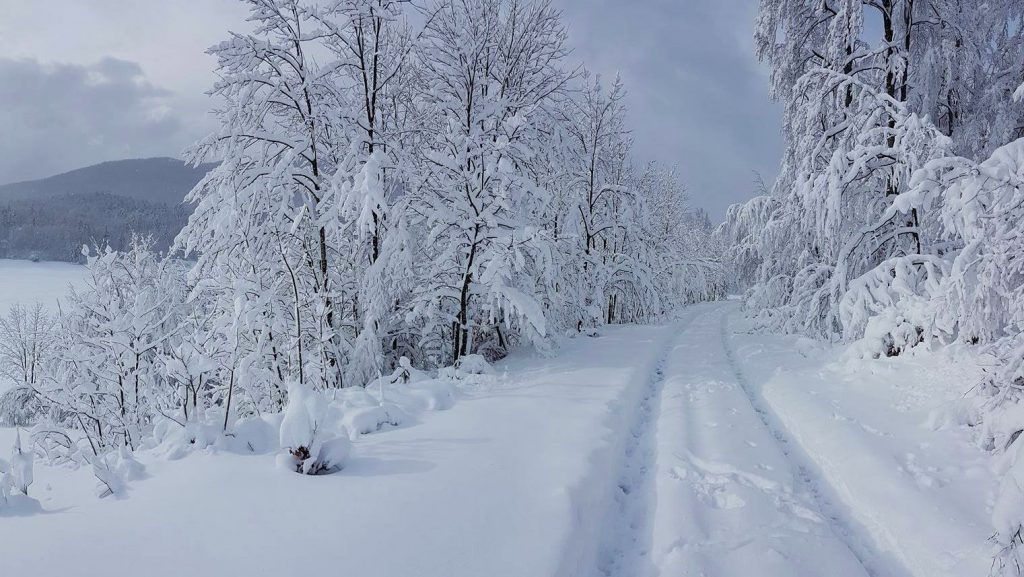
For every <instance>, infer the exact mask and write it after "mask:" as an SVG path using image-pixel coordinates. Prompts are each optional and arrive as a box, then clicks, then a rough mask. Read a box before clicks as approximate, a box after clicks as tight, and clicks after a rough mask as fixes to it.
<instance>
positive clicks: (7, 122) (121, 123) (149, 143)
mask: <svg viewBox="0 0 1024 577" xmlns="http://www.w3.org/2000/svg"><path fill="white" fill-rule="evenodd" d="M171 98H172V93H171V92H169V91H167V90H164V89H162V88H159V87H157V86H154V85H153V84H152V83H151V82H150V81H149V80H148V79H147V78H146V75H145V74H144V72H143V70H142V67H141V66H139V64H138V63H135V62H130V61H127V60H119V59H116V58H103V59H101V60H99V61H98V62H95V63H93V64H87V65H80V64H67V63H44V62H40V61H38V60H35V59H17V60H14V59H0V131H2V137H0V183H5V182H14V181H18V180H27V179H32V178H39V177H44V176H49V175H52V174H54V173H56V172H60V171H64V170H68V169H71V168H75V167H80V166H86V165H89V164H94V163H97V162H102V161H105V160H111V159H116V158H132V157H145V156H164V155H171V156H176V155H177V154H178V153H179V152H180V151H181V149H182V148H183V146H184V145H185V144H187V143H188V142H189V141H190V140H191V138H193V137H194V135H185V134H183V132H184V131H183V130H182V122H181V120H180V119H179V117H178V115H177V114H176V113H175V112H174V108H173V106H172V105H171Z"/></svg>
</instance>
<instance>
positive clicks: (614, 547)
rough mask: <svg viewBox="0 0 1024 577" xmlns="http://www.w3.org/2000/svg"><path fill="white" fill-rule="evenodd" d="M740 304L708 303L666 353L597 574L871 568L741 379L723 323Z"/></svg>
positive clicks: (630, 447)
mask: <svg viewBox="0 0 1024 577" xmlns="http://www.w3.org/2000/svg"><path fill="white" fill-rule="evenodd" d="M731 309H732V307H731V306H730V305H728V304H723V305H712V306H708V307H705V308H702V309H699V310H700V312H699V313H698V314H697V315H696V318H694V319H692V320H691V321H689V322H684V324H683V326H682V327H681V328H680V329H677V330H676V331H675V333H674V335H675V336H674V337H673V338H672V340H671V341H670V344H669V346H668V347H667V348H666V349H665V352H664V353H663V358H662V360H661V362H660V363H659V364H658V370H657V371H656V373H655V375H654V377H653V378H652V381H651V383H650V384H649V385H648V387H647V394H646V395H645V397H644V399H643V400H642V402H641V404H640V406H639V408H638V412H637V416H636V418H635V419H634V423H633V425H632V428H631V433H630V442H629V443H628V444H627V446H626V453H625V458H624V466H623V468H622V473H621V475H620V476H619V479H618V481H617V483H618V488H619V494H618V495H617V496H616V503H615V506H613V507H612V512H611V522H612V523H613V527H612V528H611V529H609V530H608V531H607V532H608V534H610V535H613V536H615V537H613V538H612V539H611V540H610V541H609V544H607V545H606V546H605V547H604V549H603V552H602V556H601V557H600V558H599V560H598V567H599V569H600V573H601V574H603V575H609V576H612V577H625V576H633V577H643V576H654V575H665V576H670V575H702V576H705V577H739V576H745V575H750V574H751V573H750V571H751V568H754V567H756V568H757V575H759V576H764V577H771V576H779V577H783V576H788V577H794V576H808V577H810V576H820V575H822V574H823V573H822V571H824V570H826V568H827V572H828V574H829V575H831V576H835V577H855V576H866V575H870V574H871V573H870V572H869V571H867V570H866V569H865V568H864V567H863V565H862V564H861V562H860V561H859V560H858V558H857V556H856V555H855V554H854V553H853V552H852V551H851V549H850V548H849V547H848V546H847V545H846V543H845V542H844V541H843V539H842V538H841V533H839V532H837V531H834V530H833V527H832V524H831V522H830V519H829V517H828V516H827V515H825V514H823V513H822V511H820V510H819V507H818V504H817V502H816V500H815V496H814V493H813V491H812V490H811V488H810V487H809V486H808V484H806V483H803V482H802V481H801V479H800V476H799V472H800V469H799V467H798V466H797V465H795V464H794V463H793V462H791V460H790V458H789V456H788V455H787V453H786V451H785V450H784V449H783V448H782V447H781V446H780V440H779V439H777V438H776V436H775V435H774V434H773V433H772V431H771V430H769V428H768V427H767V426H766V425H765V423H764V422H763V421H762V419H761V418H760V416H759V415H758V412H757V411H756V410H755V408H754V406H753V405H752V404H751V401H750V399H749V398H748V396H747V394H746V392H745V390H744V388H743V387H742V386H741V383H740V381H739V378H738V371H737V369H736V368H735V365H734V363H733V361H732V358H731V355H730V353H729V351H728V349H727V345H726V341H725V339H724V334H723V329H722V326H723V325H722V323H723V321H724V319H725V316H726V315H727V314H728V313H729V312H730V311H731ZM614 523H618V526H617V528H616V527H615V526H614ZM616 537H617V539H618V541H617V542H616V541H615V538H616Z"/></svg>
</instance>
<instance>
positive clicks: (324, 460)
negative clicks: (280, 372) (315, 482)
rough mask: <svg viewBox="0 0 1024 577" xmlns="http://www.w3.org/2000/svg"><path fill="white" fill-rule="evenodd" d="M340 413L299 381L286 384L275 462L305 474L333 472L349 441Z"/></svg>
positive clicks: (342, 462) (340, 463)
mask: <svg viewBox="0 0 1024 577" xmlns="http://www.w3.org/2000/svg"><path fill="white" fill-rule="evenodd" d="M340 417H341V415H340V414H339V412H338V411H337V409H336V408H335V407H334V406H333V405H332V404H331V403H330V401H329V399H328V398H327V397H326V396H325V395H324V394H322V393H319V392H317V391H313V390H311V389H309V387H307V386H305V385H302V384H300V383H292V384H291V385H289V387H288V407H287V408H286V409H285V412H284V418H283V419H282V420H281V448H282V449H283V450H284V451H285V453H284V454H281V455H280V456H279V458H278V463H279V464H280V465H281V466H283V467H284V468H286V469H289V470H292V471H295V472H298V473H303V474H306V475H320V474H324V473H333V472H335V471H337V470H339V469H341V467H343V466H344V465H345V461H346V460H347V459H348V455H349V452H350V451H351V445H352V443H351V442H350V441H349V438H348V433H347V432H346V431H345V429H344V427H343V426H342V425H341V423H340Z"/></svg>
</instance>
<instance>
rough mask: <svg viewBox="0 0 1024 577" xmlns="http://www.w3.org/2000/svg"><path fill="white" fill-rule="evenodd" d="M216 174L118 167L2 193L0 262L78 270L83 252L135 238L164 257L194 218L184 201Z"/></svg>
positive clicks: (178, 167)
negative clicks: (62, 264)
mask: <svg viewBox="0 0 1024 577" xmlns="http://www.w3.org/2000/svg"><path fill="white" fill-rule="evenodd" d="M215 166H216V164H204V165H201V166H199V167H196V168H193V167H191V166H188V165H186V164H185V163H184V162H182V161H180V160H175V159H173V158H145V159H137V160H118V161H114V162H104V163H102V164H97V165H95V166H88V167H86V168H80V169H78V170H72V171H71V172H65V173H63V174H58V175H57V176H51V177H49V178H44V179H41V180H32V181H26V182H16V183H13V184H6V185H3V186H0V258H31V259H39V260H59V261H68V262H78V261H81V259H82V255H81V249H82V245H89V246H90V247H92V246H99V247H103V246H110V247H111V248H113V249H115V250H122V249H125V248H127V245H128V242H129V240H130V239H131V236H132V234H134V233H137V234H141V235H148V236H150V237H151V238H152V239H153V248H154V249H156V250H158V251H166V250H167V249H168V247H169V246H170V244H171V242H172V241H173V240H174V237H175V236H176V235H177V233H178V231H180V230H181V227H182V226H184V224H185V223H186V222H187V221H188V217H189V214H191V212H192V207H191V206H187V205H183V204H182V200H183V199H184V198H185V195H186V194H187V193H188V191H190V190H191V189H192V188H193V187H194V186H195V185H196V183H198V182H199V181H200V180H201V179H202V178H203V176H205V175H206V173H207V172H209V170H210V169H212V168H213V167H215Z"/></svg>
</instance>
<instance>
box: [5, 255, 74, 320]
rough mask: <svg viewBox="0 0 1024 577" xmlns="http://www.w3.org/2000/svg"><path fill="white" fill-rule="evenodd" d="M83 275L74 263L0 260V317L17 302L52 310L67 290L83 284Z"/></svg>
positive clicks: (65, 294) (62, 298)
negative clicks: (35, 304)
mask: <svg viewBox="0 0 1024 577" xmlns="http://www.w3.org/2000/svg"><path fill="white" fill-rule="evenodd" d="M85 274H86V270H85V267H84V266H82V265H78V264H70V263H66V262H30V261H27V260H6V259H0V314H6V313H7V310H8V309H9V308H10V307H11V305H13V304H14V303H18V302H20V303H23V304H30V303H35V302H41V303H43V304H45V305H46V306H47V307H50V308H53V309H56V307H57V302H58V300H64V297H65V296H67V294H68V287H69V286H70V285H72V284H75V285H78V284H80V283H82V282H84V279H85Z"/></svg>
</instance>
